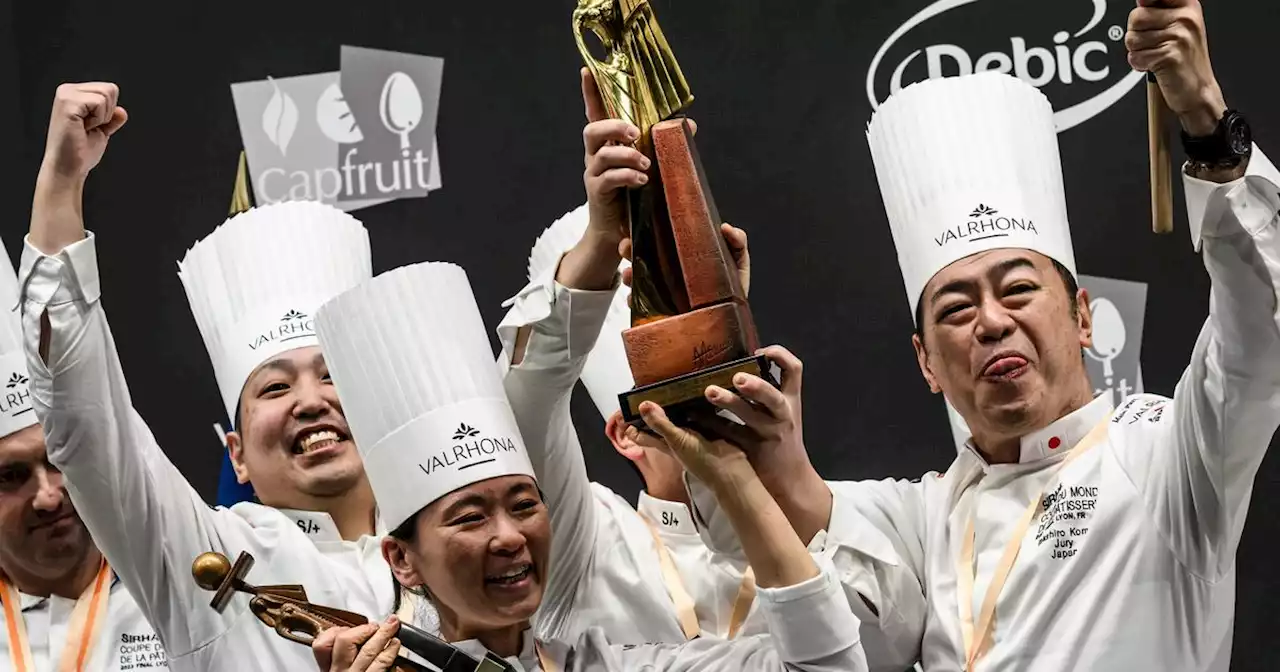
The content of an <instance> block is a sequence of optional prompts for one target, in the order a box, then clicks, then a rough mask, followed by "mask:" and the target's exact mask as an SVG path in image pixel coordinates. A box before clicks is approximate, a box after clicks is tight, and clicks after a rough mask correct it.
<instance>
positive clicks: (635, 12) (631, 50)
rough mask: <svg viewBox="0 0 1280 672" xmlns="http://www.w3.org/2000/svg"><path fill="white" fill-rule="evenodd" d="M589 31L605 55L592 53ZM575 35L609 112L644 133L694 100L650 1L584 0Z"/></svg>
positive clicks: (577, 11) (575, 18)
mask: <svg viewBox="0 0 1280 672" xmlns="http://www.w3.org/2000/svg"><path fill="white" fill-rule="evenodd" d="M587 33H595V35H596V37H597V38H599V39H600V42H601V44H603V45H604V50H605V52H606V56H605V60H603V61H600V60H597V59H596V58H595V56H593V55H592V54H591V51H590V49H588V48H587V43H586V40H585V35H586V34H587ZM573 34H574V38H575V39H576V40H577V42H578V51H580V52H581V53H582V59H583V61H584V62H585V63H586V64H587V67H588V68H589V69H590V70H591V74H592V75H594V76H595V79H596V86H598V87H599V88H600V97H601V98H602V99H603V100H604V105H605V109H606V110H608V112H609V116H610V117H613V118H615V119H622V120H624V121H628V122H630V123H632V124H634V125H635V126H636V127H637V128H639V129H640V136H641V137H647V136H648V135H649V130H650V129H651V128H653V125H654V124H656V123H658V122H660V121H664V120H666V119H670V118H671V117H673V116H675V115H677V114H679V113H680V112H681V111H683V110H684V109H685V108H687V107H689V105H690V103H692V102H693V93H692V92H691V91H690V90H689V83H688V82H687V81H685V78H684V73H683V72H682V71H681V70H680V64H679V63H678V62H677V61H676V57H675V54H674V53H673V52H672V51H671V45H669V44H667V38H666V36H665V35H663V33H662V28H661V27H659V26H658V20H657V19H656V18H655V17H654V15H653V8H652V7H650V6H649V0H579V1H578V7H577V9H575V10H574V12H573Z"/></svg>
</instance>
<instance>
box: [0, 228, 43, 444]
mask: <svg viewBox="0 0 1280 672" xmlns="http://www.w3.org/2000/svg"><path fill="white" fill-rule="evenodd" d="M18 293H19V292H18V274H17V273H15V272H14V271H13V262H12V261H10V260H9V253H8V252H7V251H6V250H5V249H4V245H3V244H0V385H4V388H3V389H0V438H2V437H6V436H9V435H10V434H12V433H14V432H16V431H18V430H20V429H26V428H27V427H30V426H31V425H34V424H36V422H37V419H36V413H35V408H34V407H33V406H32V405H31V391H30V389H29V388H28V384H29V380H30V376H28V375H27V356H26V353H25V352H24V351H23V349H22V314H21V313H20V312H19V311H18Z"/></svg>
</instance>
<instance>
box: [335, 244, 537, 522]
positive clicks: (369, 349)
mask: <svg viewBox="0 0 1280 672" xmlns="http://www.w3.org/2000/svg"><path fill="white" fill-rule="evenodd" d="M316 331H317V332H318V334H319V337H320V344H321V348H322V349H323V350H324V356H325V361H326V362H327V363H328V365H329V375H331V376H332V377H333V383H334V386H335V387H336V388H337V391H338V398H339V399H341V400H342V409H343V412H344V413H345V415H346V417H347V424H348V425H349V426H350V427H351V434H352V437H353V438H354V439H355V441H356V445H357V446H359V447H360V455H361V457H363V458H364V470H365V473H367V474H368V475H369V484H370V485H372V486H373V494H374V497H375V498H377V500H378V510H379V511H380V512H381V514H382V516H383V519H384V520H385V521H386V523H387V525H388V526H389V527H390V528H392V529H395V528H396V527H399V526H400V525H401V524H402V523H404V522H405V521H406V520H408V519H409V518H411V517H412V516H413V515H414V514H415V513H417V512H418V511H419V510H420V509H422V508H423V507H425V506H427V505H428V504H430V503H432V502H434V501H436V500H437V499H439V498H441V497H443V496H444V495H447V494H449V493H450V492H453V491H454V490H457V489H458V488H461V487H464V486H467V485H471V484H472V483H478V482H480V481H484V480H488V479H490V478H497V477H499V476H512V475H527V476H533V467H532V466H530V464H529V457H528V455H527V454H526V452H525V447H524V441H523V439H521V437H520V432H519V430H518V429H517V427H516V420H515V416H514V415H513V414H512V412H511V405H510V404H509V403H507V397H506V393H505V392H504V391H503V387H502V377H501V375H500V374H499V372H498V369H497V368H496V367H495V366H494V365H493V353H492V352H491V351H490V350H489V337H488V334H487V333H486V331H485V327H484V322H483V321H482V320H481V319H480V309H479V308H478V307H477V306H476V300H475V297H474V295H473V294H472V292H471V285H470V283H469V282H468V281H467V274H466V273H465V272H464V271H463V270H462V269H461V268H460V267H458V266H455V265H453V264H445V263H424V264H415V265H413V266H406V267H404V268H399V269H396V270H394V271H390V272H387V273H383V274H382V275H380V276H378V277H377V278H374V279H373V280H371V281H369V282H366V283H365V284H363V285H361V286H359V287H357V288H355V289H352V290H350V291H348V292H345V293H343V294H342V295H340V296H338V297H337V298H335V299H333V300H332V301H330V302H328V303H326V304H325V305H324V306H323V307H322V308H321V309H320V311H319V312H318V313H317V315H316Z"/></svg>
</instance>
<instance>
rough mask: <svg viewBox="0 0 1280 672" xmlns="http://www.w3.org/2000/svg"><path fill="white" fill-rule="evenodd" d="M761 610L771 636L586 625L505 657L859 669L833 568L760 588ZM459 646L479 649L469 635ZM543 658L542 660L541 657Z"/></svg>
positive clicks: (650, 667)
mask: <svg viewBox="0 0 1280 672" xmlns="http://www.w3.org/2000/svg"><path fill="white" fill-rule="evenodd" d="M758 601H759V602H760V603H761V608H760V613H761V617H762V618H763V619H764V620H765V621H766V623H767V626H766V627H767V628H768V629H769V630H771V631H772V632H773V636H768V635H753V636H746V637H739V638H737V639H734V640H732V641H725V640H722V639H719V638H716V637H702V638H699V639H695V640H693V641H690V642H687V643H670V642H668V643H653V644H640V645H630V644H627V645H623V644H617V643H613V642H611V641H610V638H609V637H608V636H607V634H606V633H605V631H604V629H603V628H600V627H591V628H588V629H587V630H585V631H584V632H583V633H582V634H581V635H579V636H577V637H576V638H574V639H573V640H569V641H571V642H572V644H565V643H562V642H551V643H542V644H535V643H534V639H533V637H530V636H529V635H530V634H531V633H530V632H529V631H526V632H525V636H524V642H523V648H522V650H521V652H520V655H518V656H511V657H508V658H506V661H507V662H508V663H510V664H511V666H512V667H513V668H514V669H515V670H516V672H574V671H580V672H633V671H634V670H646V671H648V672H686V671H688V672H692V671H694V670H698V671H702V672H721V671H723V672H765V671H773V670H779V671H780V670H804V671H806V672H862V671H863V670H865V669H866V666H865V660H864V658H863V655H862V650H861V648H860V647H859V646H858V645H857V622H856V621H854V619H853V617H852V614H851V613H850V611H849V607H848V605H847V604H846V602H845V597H844V594H843V591H842V590H841V588H840V584H839V582H838V581H837V580H836V579H835V577H834V575H832V574H831V573H829V572H823V573H822V574H819V575H818V576H815V577H813V578H812V579H809V580H808V581H805V582H803V583H799V584H796V585H794V586H787V587H784V588H760V589H759V593H758ZM455 646H457V647H458V648H460V649H462V650H464V651H466V652H468V653H470V654H472V655H473V656H476V657H477V658H479V657H482V656H484V654H485V648H484V646H483V645H482V644H480V643H479V642H478V641H475V640H469V641H465V642H458V643H456V644H455ZM544 659H545V660H546V662H547V663H548V664H547V665H546V666H544V665H543V664H542V663H543V660H544Z"/></svg>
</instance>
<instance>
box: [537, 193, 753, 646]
mask: <svg viewBox="0 0 1280 672" xmlns="http://www.w3.org/2000/svg"><path fill="white" fill-rule="evenodd" d="M589 219H590V213H589V208H588V206H586V205H583V206H580V207H578V208H576V209H574V210H573V211H571V212H569V213H567V214H565V215H564V216H563V217H561V218H560V219H558V220H556V221H555V222H554V223H553V224H552V225H551V226H550V227H548V228H547V230H546V231H544V232H543V233H542V235H541V236H539V237H538V240H537V242H536V243H535V244H534V246H533V250H532V251H531V252H530V255H529V279H530V280H534V279H536V278H538V277H540V276H542V275H543V274H544V273H545V272H546V271H547V270H548V269H549V268H553V267H554V266H555V265H556V264H558V263H559V262H560V258H561V257H562V256H563V255H564V253H565V252H567V251H568V250H570V249H571V248H573V246H574V245H576V244H577V242H578V241H579V240H581V238H582V236H583V234H584V233H586V231H587V228H588V221H589ZM726 240H727V241H728V242H729V243H730V249H731V250H733V251H735V252H745V250H746V247H745V243H746V234H745V233H743V232H742V231H741V230H739V229H730V230H729V231H728V232H726ZM744 263H745V259H744ZM629 265H630V264H629V262H626V261H623V262H622V265H621V268H624V269H625V268H626V267H627V266H629ZM744 279H745V274H744ZM629 295H630V290H629V289H628V288H626V287H619V288H618V289H617V292H616V294H615V295H614V297H613V301H612V303H611V304H610V306H609V310H608V314H607V315H606V317H605V321H604V326H603V328H602V329H601V332H600V337H599V338H597V339H596V342H595V347H594V348H592V349H591V352H590V354H588V355H587V358H586V362H585V363H584V364H583V367H582V384H583V386H584V387H585V388H586V390H587V392H588V394H589V395H590V396H591V400H592V401H593V402H594V403H595V405H596V407H597V408H598V409H599V410H600V414H601V416H603V418H604V421H605V434H606V436H607V438H608V439H609V442H610V443H611V445H612V446H613V447H614V449H615V450H616V451H617V452H618V454H619V455H621V456H622V457H623V458H625V459H627V460H629V461H630V462H631V463H632V464H633V465H634V468H635V470H636V471H637V472H638V473H639V474H640V477H641V479H642V480H643V481H644V489H643V490H641V491H640V493H639V498H638V500H637V505H636V506H635V507H632V506H631V504H630V503H629V502H627V501H626V500H625V499H623V498H622V497H620V496H618V495H617V494H616V493H614V492H613V491H611V490H609V489H608V488H606V487H605V486H603V485H601V484H599V483H591V484H590V487H591V490H592V493H593V495H594V500H595V507H596V509H597V510H598V512H599V514H598V515H599V516H600V523H599V524H600V525H602V527H601V528H600V533H599V534H598V536H597V538H596V544H597V547H598V550H597V551H596V552H597V553H598V554H600V556H601V557H604V558H607V560H605V561H603V562H597V566H596V568H595V576H594V580H593V584H594V585H596V586H598V588H596V589H595V590H596V591H598V594H597V597H596V598H595V599H596V600H598V601H599V603H600V605H601V607H600V608H606V607H605V606H604V605H608V604H612V605H616V607H617V608H618V611H617V613H618V614H619V616H620V618H622V619H624V620H625V619H626V618H627V616H626V615H625V614H624V612H623V608H624V607H625V606H626V605H634V604H637V603H647V602H649V601H651V600H654V601H658V602H659V603H660V604H659V605H658V606H662V604H663V603H664V601H663V599H662V598H663V597H664V596H663V595H662V594H661V593H658V594H653V593H652V591H651V590H649V591H648V592H649V593H650V594H649V596H648V597H641V596H639V595H635V594H632V593H634V592H637V591H636V588H640V587H642V588H645V589H646V590H648V588H649V584H650V583H652V581H654V580H655V579H657V580H660V581H661V584H662V586H663V587H664V588H665V592H666V595H665V597H666V598H669V601H666V602H665V604H666V605H667V608H668V610H669V611H668V616H667V617H666V618H665V619H663V623H664V625H669V624H670V623H671V620H672V618H674V619H675V620H676V622H677V623H678V625H679V627H680V632H681V634H682V635H683V637H682V638H681V639H677V640H673V641H682V640H683V639H692V638H694V637H697V636H699V635H703V634H708V635H713V636H715V637H720V638H722V639H732V638H734V637H736V636H738V635H740V634H742V635H750V634H759V633H761V632H764V631H765V629H766V628H767V624H766V623H765V622H764V619H763V618H761V617H758V616H754V615H756V614H758V613H759V610H758V609H754V608H753V604H754V598H755V582H754V578H753V577H754V575H753V574H752V573H751V571H750V567H749V566H748V565H747V564H746V562H745V560H744V559H741V558H740V557H739V554H736V553H735V554H732V555H727V554H718V553H713V552H712V551H711V550H710V549H709V548H708V547H707V545H706V544H704V543H703V541H702V537H700V536H699V535H698V529H697V526H696V524H695V522H694V519H693V516H692V514H691V512H690V511H689V506H688V501H689V499H688V498H689V496H688V491H687V490H686V488H685V484H684V466H683V465H681V464H680V461H679V460H677V459H676V458H675V457H674V456H672V455H671V454H670V453H669V452H666V451H664V450H663V448H662V444H661V441H660V440H659V439H658V438H656V437H653V436H650V435H647V434H643V433H640V432H638V431H636V429H635V428H633V427H628V426H627V425H626V423H624V422H623V421H622V413H621V411H620V410H619V406H618V395H619V394H620V393H622V392H625V391H627V390H629V389H631V388H632V387H634V386H635V382H634V380H633V379H632V376H631V368H630V366H629V365H628V364H627V358H626V352H625V350H624V348H623V344H622V332H623V330H625V329H627V328H629V327H630V326H631V310H630V307H629V306H628V303H627V298H628V296H629ZM557 421H558V422H565V423H567V422H569V417H568V415H567V414H564V415H561V416H560V417H559V418H557ZM565 431H566V432H572V431H573V428H572V426H570V427H567V428H566V429H565ZM547 468H548V469H563V467H557V466H556V465H554V464H549V465H548V467H547ZM579 473H580V474H581V476H582V478H583V479H585V478H586V474H585V472H579ZM583 485H584V483H583V482H581V481H580V482H578V483H575V487H583ZM654 570H657V573H656V575H655V574H654ZM615 587H616V592H615ZM593 601H595V600H593ZM668 632H670V634H672V635H674V634H675V633H674V631H670V630H669V629H668Z"/></svg>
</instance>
